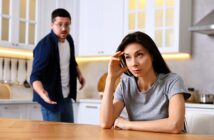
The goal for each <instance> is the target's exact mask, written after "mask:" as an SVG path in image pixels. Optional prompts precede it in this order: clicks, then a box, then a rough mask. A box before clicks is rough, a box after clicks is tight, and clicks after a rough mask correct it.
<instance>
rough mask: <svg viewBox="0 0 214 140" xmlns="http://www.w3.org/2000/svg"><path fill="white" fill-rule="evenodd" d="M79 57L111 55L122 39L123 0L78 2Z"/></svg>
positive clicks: (86, 0) (83, 0)
mask: <svg viewBox="0 0 214 140" xmlns="http://www.w3.org/2000/svg"><path fill="white" fill-rule="evenodd" d="M78 5H79V11H78V14H79V16H78V17H79V19H78V22H79V28H78V29H79V35H78V46H77V47H78V55H79V56H106V55H108V56H109V55H112V54H113V53H114V52H115V51H116V49H117V47H118V45H119V43H120V41H121V39H122V37H123V30H124V29H123V28H124V26H123V17H124V14H123V11H124V10H123V8H124V7H123V5H124V1H123V0H116V1H115V0H90V1H88V0H80V1H79V4H78Z"/></svg>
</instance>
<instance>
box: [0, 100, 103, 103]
mask: <svg viewBox="0 0 214 140" xmlns="http://www.w3.org/2000/svg"><path fill="white" fill-rule="evenodd" d="M77 102H85V103H100V102H101V100H100V99H77ZM22 103H36V102H33V101H32V99H0V104H22Z"/></svg>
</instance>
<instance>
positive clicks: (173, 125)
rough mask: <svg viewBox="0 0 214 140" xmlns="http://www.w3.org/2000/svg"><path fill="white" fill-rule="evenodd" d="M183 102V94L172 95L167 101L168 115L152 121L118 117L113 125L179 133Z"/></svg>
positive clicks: (183, 110)
mask: <svg viewBox="0 0 214 140" xmlns="http://www.w3.org/2000/svg"><path fill="white" fill-rule="evenodd" d="M184 118H185V103H184V97H183V94H176V95H174V96H173V97H172V98H171V99H170V101H169V117H168V118H165V119H160V120H153V121H127V120H125V119H123V118H118V119H117V120H116V121H115V124H114V125H115V127H119V128H121V129H128V130H138V131H151V132H165V133H180V132H181V130H182V129H183V126H184Z"/></svg>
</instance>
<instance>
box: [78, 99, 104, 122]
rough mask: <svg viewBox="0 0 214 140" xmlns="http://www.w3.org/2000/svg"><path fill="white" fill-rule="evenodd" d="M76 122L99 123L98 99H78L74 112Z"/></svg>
mask: <svg viewBox="0 0 214 140" xmlns="http://www.w3.org/2000/svg"><path fill="white" fill-rule="evenodd" d="M76 115H77V116H76V118H77V119H76V123H79V124H93V125H99V122H100V121H99V120H100V101H94V100H80V101H78V109H77V114H76Z"/></svg>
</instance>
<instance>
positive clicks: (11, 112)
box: [0, 104, 27, 119]
mask: <svg viewBox="0 0 214 140" xmlns="http://www.w3.org/2000/svg"><path fill="white" fill-rule="evenodd" d="M0 108H1V109H0V111H1V112H0V117H1V118H17V119H26V118H27V111H26V106H25V105H19V104H8V105H0Z"/></svg>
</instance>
